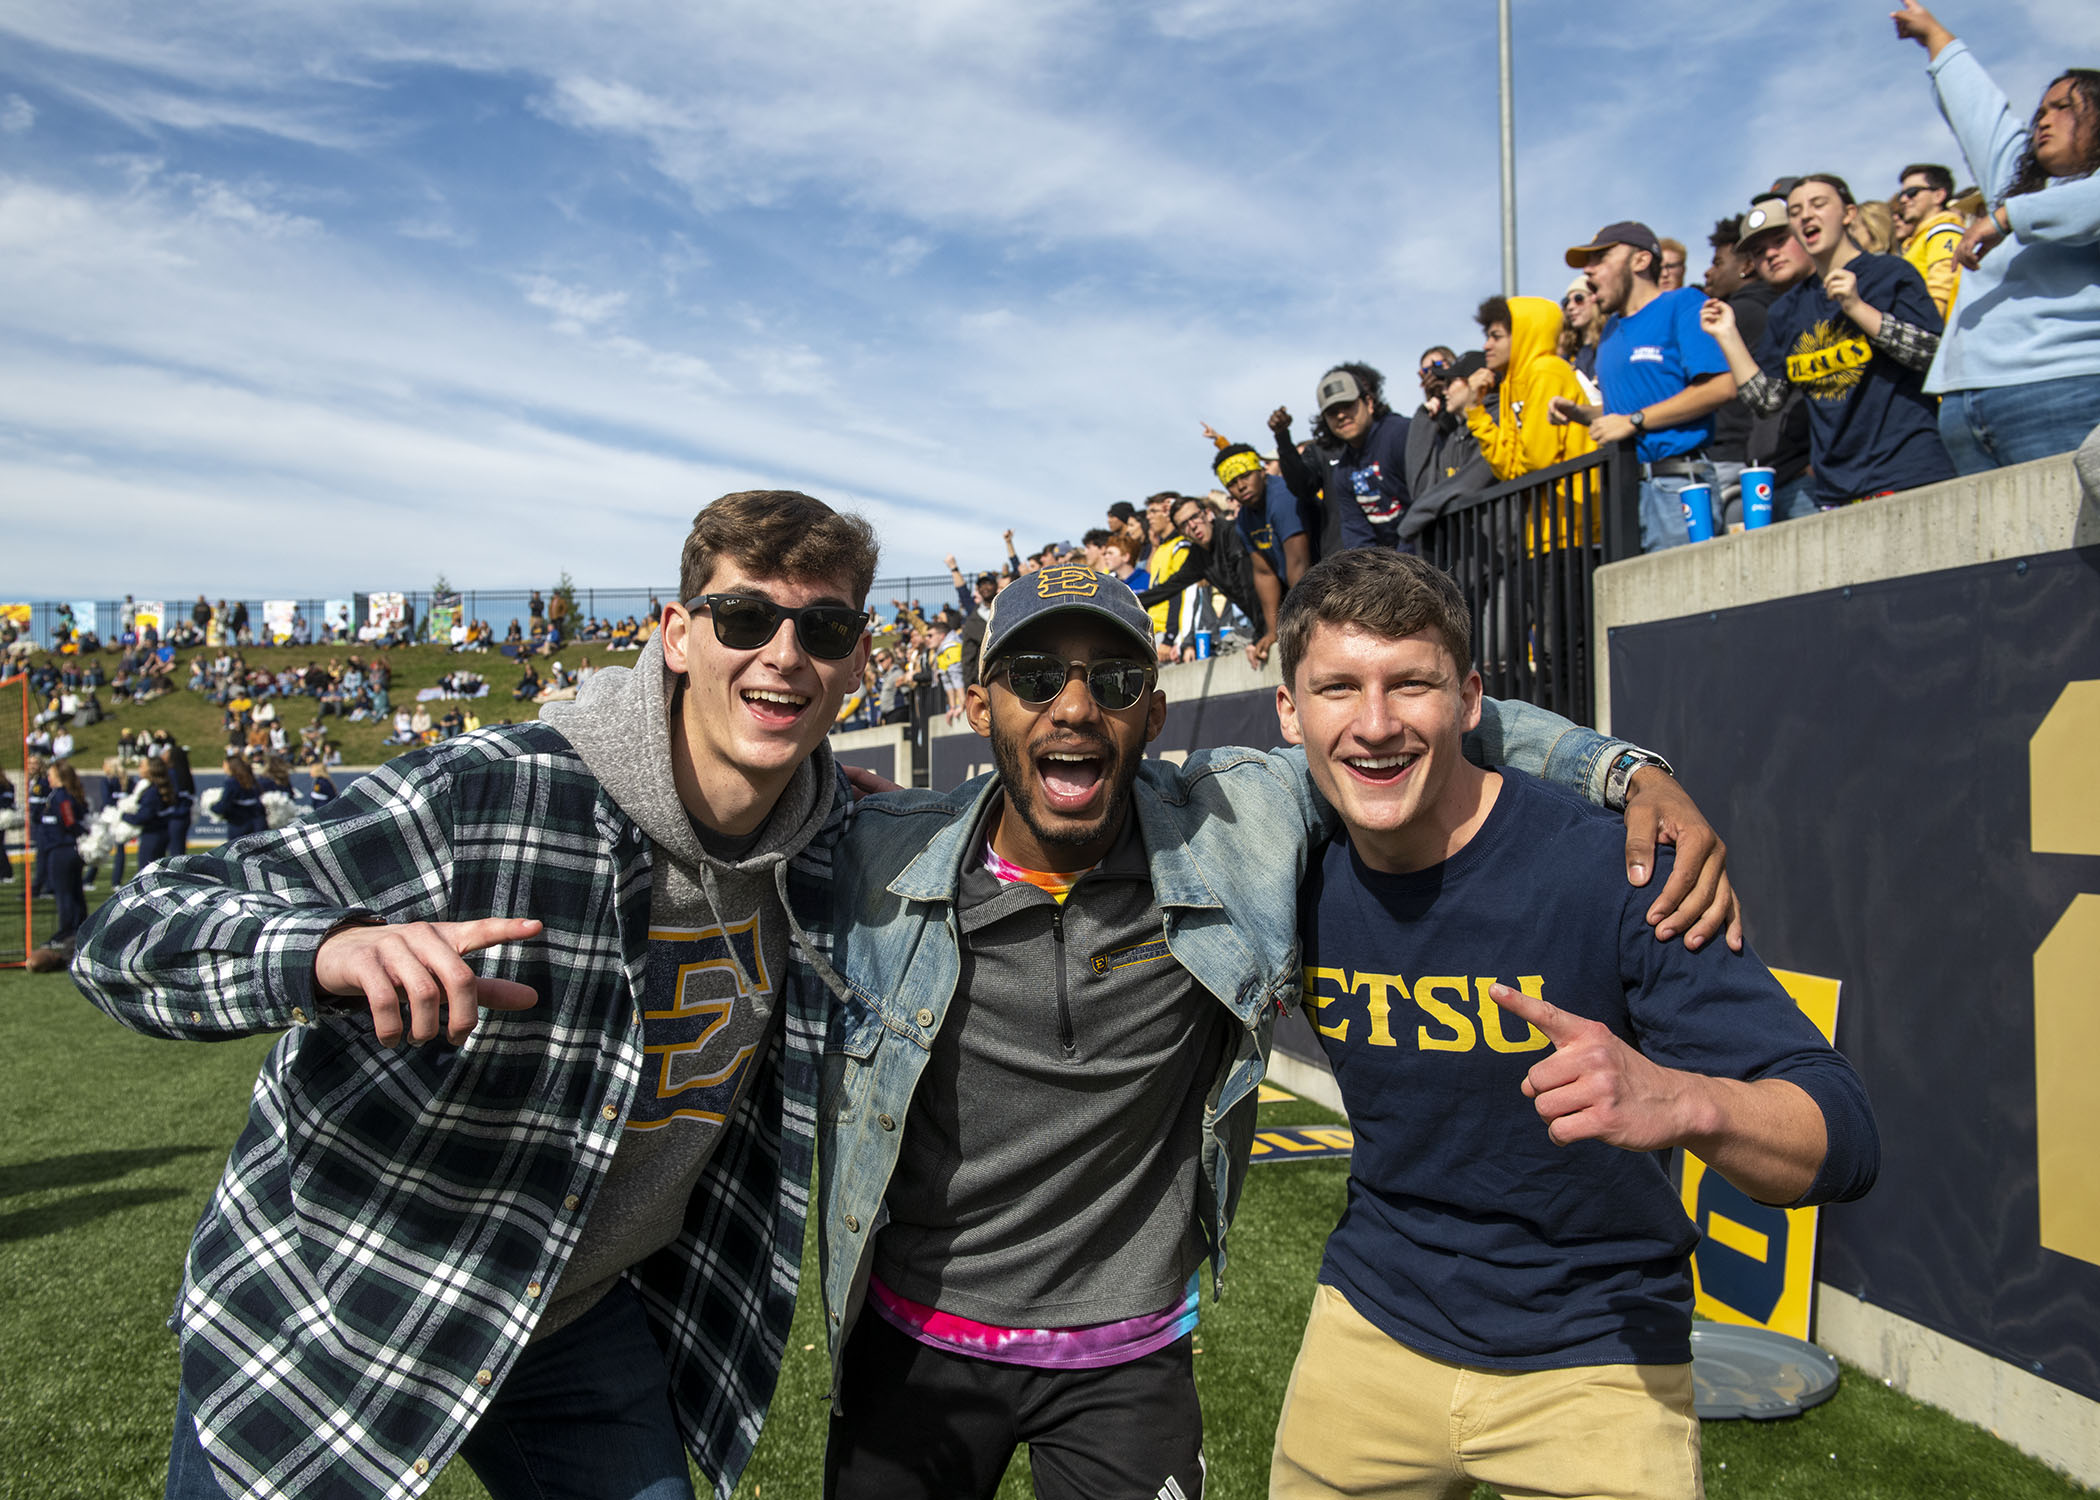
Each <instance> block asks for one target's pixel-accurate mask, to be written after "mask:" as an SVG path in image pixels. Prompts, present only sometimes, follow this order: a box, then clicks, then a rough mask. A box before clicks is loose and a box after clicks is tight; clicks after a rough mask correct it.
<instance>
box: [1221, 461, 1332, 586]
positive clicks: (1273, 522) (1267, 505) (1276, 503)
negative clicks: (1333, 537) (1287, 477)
mask: <svg viewBox="0 0 2100 1500" xmlns="http://www.w3.org/2000/svg"><path fill="white" fill-rule="evenodd" d="M1263 496H1264V498H1263V500H1262V502H1261V505H1260V508H1259V509H1258V510H1250V509H1248V507H1246V506H1244V505H1243V506H1241V507H1240V511H1239V514H1238V515H1237V516H1236V517H1234V518H1233V522H1232V524H1233V528H1234V529H1235V530H1237V531H1238V532H1239V534H1240V540H1241V541H1243V542H1245V543H1246V544H1247V550H1248V551H1249V552H1251V553H1255V554H1257V555H1258V556H1259V557H1260V558H1261V560H1262V561H1263V562H1265V563H1267V564H1268V565H1269V568H1270V571H1272V572H1274V573H1275V575H1276V576H1277V577H1278V578H1281V579H1283V580H1285V582H1288V581H1289V580H1290V576H1291V570H1290V569H1289V568H1288V567H1286V566H1285V565H1284V560H1283V544H1284V543H1285V542H1287V541H1289V540H1290V539H1291V538H1292V537H1294V536H1304V537H1305V539H1306V542H1307V543H1308V544H1309V546H1310V547H1311V549H1312V559H1311V560H1312V561H1313V562H1318V561H1319V560H1320V539H1319V538H1318V537H1317V536H1314V535H1311V534H1310V533H1308V532H1307V531H1306V529H1305V523H1304V521H1303V520H1301V519H1300V517H1299V515H1298V497H1297V496H1296V495H1293V494H1292V493H1291V487H1290V486H1289V485H1287V484H1285V483H1284V482H1283V481H1282V480H1281V479H1278V478H1277V477H1276V476H1275V475H1273V474H1271V475H1270V476H1269V478H1268V484H1267V485H1266V486H1265V487H1264V489H1263Z"/></svg>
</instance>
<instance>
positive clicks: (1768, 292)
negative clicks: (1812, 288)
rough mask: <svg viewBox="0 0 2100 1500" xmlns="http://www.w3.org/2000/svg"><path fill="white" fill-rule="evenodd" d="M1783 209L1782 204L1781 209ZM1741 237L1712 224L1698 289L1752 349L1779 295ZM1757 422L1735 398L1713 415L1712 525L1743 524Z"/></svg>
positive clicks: (1738, 231)
mask: <svg viewBox="0 0 2100 1500" xmlns="http://www.w3.org/2000/svg"><path fill="white" fill-rule="evenodd" d="M1784 207H1785V205H1784V204H1782V205H1781V208H1782V209H1784ZM1784 219H1785V215H1784V213H1783V212H1782V214H1781V216H1780V221H1781V222H1782V223H1783V222H1784ZM1742 237H1743V216H1742V215H1740V214H1738V215H1736V216H1735V217H1734V218H1730V219H1720V220H1717V221H1716V222H1715V224H1714V230H1713V233H1712V234H1710V235H1708V236H1707V240H1706V243H1707V244H1708V246H1709V247H1711V249H1712V252H1713V255H1712V259H1711V260H1710V261H1709V262H1708V263H1707V267H1706V277H1705V280H1704V281H1703V282H1702V283H1701V284H1702V285H1703V286H1704V287H1705V288H1706V295H1707V296H1709V297H1713V298H1717V299H1719V300H1720V301H1722V302H1726V303H1727V304H1728V305H1729V306H1730V307H1732V308H1734V309H1735V316H1736V326H1737V327H1738V328H1739V329H1741V330H1742V334H1743V342H1744V343H1746V344H1748V345H1749V346H1750V347H1751V348H1753V349H1754V348H1756V347H1757V340H1758V337H1759V336H1760V335H1761V334H1763V333H1764V331H1765V313H1766V310H1767V309H1769V308H1770V307H1771V305H1772V300H1773V299H1774V298H1775V297H1777V296H1778V295H1779V291H1778V289H1777V288H1776V287H1772V286H1768V285H1766V283H1765V282H1764V280H1763V278H1761V277H1760V276H1759V275H1758V274H1757V266H1756V264H1755V263H1754V262H1753V261H1752V260H1751V259H1750V258H1749V257H1747V256H1745V255H1744V254H1743V253H1742V251H1741V250H1740V249H1739V248H1738V241H1740V240H1741V239H1742ZM1757 420H1758V419H1757V414H1756V413H1755V412H1753V411H1751V409H1750V408H1749V407H1748V406H1747V405H1746V404H1745V403H1744V401H1743V399H1742V394H1741V393H1740V392H1738V393H1737V395H1736V399H1735V400H1733V401H1730V402H1729V403H1728V404H1727V405H1725V406H1723V407H1722V408H1721V409H1720V410H1719V411H1717V412H1715V413H1714V438H1713V443H1712V445H1711V446H1710V447H1709V449H1708V450H1707V451H1708V452H1709V453H1710V454H1711V455H1712V457H1713V461H1714V520H1715V523H1716V524H1717V525H1718V524H1724V523H1725V524H1730V525H1732V524H1734V523H1735V522H1738V521H1740V520H1741V519H1742V506H1743V489H1742V478H1743V470H1744V469H1745V468H1746V467H1748V466H1749V464H1750V462H1751V459H1750V441H1751V438H1752V436H1753V434H1754V433H1755V432H1756V430H1757ZM1775 514H1776V512H1775Z"/></svg>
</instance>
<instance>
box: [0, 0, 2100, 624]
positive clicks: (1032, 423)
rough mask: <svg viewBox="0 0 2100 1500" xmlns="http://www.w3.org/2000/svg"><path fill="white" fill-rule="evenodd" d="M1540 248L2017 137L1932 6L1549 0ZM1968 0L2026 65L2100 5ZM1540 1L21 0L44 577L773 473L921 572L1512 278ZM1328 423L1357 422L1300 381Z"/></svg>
mask: <svg viewBox="0 0 2100 1500" xmlns="http://www.w3.org/2000/svg"><path fill="white" fill-rule="evenodd" d="M1515 14H1516V29H1517V36H1518V45H1517V64H1516V66H1517V84H1518V91H1519V109H1518V119H1517V133H1518V193H1519V198H1518V202H1519V243H1520V247H1521V259H1520V269H1521V278H1520V279H1521V281H1522V289H1523V290H1526V291H1530V292H1536V293H1541V294H1545V295H1555V294H1557V293H1558V292H1559V291H1560V289H1561V288H1562V287H1563V286H1564V285H1565V283H1566V280H1567V276H1568V273H1567V272H1566V271H1565V270H1564V269H1563V268H1562V266H1561V263H1560V251H1561V249H1562V247H1564V246H1566V245H1568V244H1570V243H1575V242H1578V241H1579V240H1581V239H1583V238H1586V237H1587V236H1588V234H1589V233H1590V232H1591V231H1592V230H1594V229H1595V228H1596V227H1597V226H1598V225H1600V224H1602V223H1604V222H1605V221H1607V220H1611V219H1617V218H1622V217H1629V216H1630V217H1638V218H1642V219H1645V220H1646V221H1647V222H1649V223H1650V224H1652V225H1653V226H1654V227H1655V229H1656V230H1657V232H1658V233H1662V234H1675V235H1676V236H1678V237H1679V238H1681V239H1683V240H1685V241H1687V242H1688V243H1691V244H1692V245H1693V246H1694V252H1693V253H1694V271H1695V274H1696V271H1697V270H1698V269H1699V268H1701V267H1703V265H1704V240H1705V235H1706V233H1707V231H1708V230H1709V229H1710V227H1711V225H1712V222H1713V220H1714V219H1715V218H1716V217H1717V216H1718V215H1720V214H1722V213H1727V212H1733V211H1735V210H1737V209H1738V208H1740V207H1742V206H1743V204H1744V203H1745V201H1746V195H1747V194H1748V193H1749V191H1750V190H1751V189H1753V188H1755V187H1758V186H1761V185H1762V184H1763V183H1765V182H1768V181H1769V180H1770V179H1771V178H1772V177H1773V176H1775V175H1777V174H1779V173H1782V172H1800V171H1814V170H1836V171H1840V172H1843V173H1845V174H1846V175H1847V176H1848V177H1849V178H1850V179H1851V181H1852V183H1853V185H1854V187H1855V188H1856V189H1859V190H1861V195H1862V196H1867V195H1869V193H1877V194H1878V193H1885V192H1886V191H1887V190H1888V189H1889V188H1890V187H1892V186H1893V184H1894V179H1895V174H1896V172H1897V170H1898V169H1899V168H1900V167H1901V166H1902V165H1904V163H1906V162H1907V161H1910V160H1913V159H1920V158H1923V159H1928V160H1945V161H1948V162H1949V163H1950V164H1951V165H1953V166H1954V167H1955V170H1956V172H1957V174H1958V175H1963V176H1964V178H1965V180H1966V174H1965V173H1964V171H1963V168H1962V166H1961V163H1960V162H1959V159H1958V157H1957V156H1956V154H1955V150H1954V146H1953V143H1952V139H1951V137H1949V136H1948V134H1947V133H1946V130H1945V127H1944V126H1943V125H1942V124H1941V122H1940V120H1939V118H1938V115H1937V113H1936V112H1935V110H1934V109H1933V107H1932V104H1931V99H1930V95H1929V92H1928V89H1927V86H1926V83H1925V80H1924V75H1923V61H1924V55H1923V53H1922V52H1921V51H1920V50H1919V49H1917V48H1916V47H1915V46H1914V45H1912V44H1909V43H1898V42H1897V41H1896V40H1894V38H1893V35H1892V32H1891V28H1890V26H1889V23H1888V20H1887V18H1886V17H1887V6H1886V5H1877V4H1872V3H1865V4H1858V3H1853V0H1786V3H1773V4H1755V3H1752V4H1742V5H1737V6H1735V7H1732V8H1728V9H1721V8H1716V7H1712V6H1707V5H1698V6H1694V5H1691V4H1688V3H1684V0H1626V3H1622V4H1612V3H1600V4H1593V5H1590V6H1587V7H1581V8H1577V7H1572V6H1567V5H1563V4H1549V3H1547V0H1517V4H1516V6H1515ZM1941 18H1942V19H1943V20H1944V21H1946V22H1947V24H1948V25H1949V26H1951V27H1952V28H1953V29H1954V30H1955V31H1956V32H1957V33H1958V34H1960V35H1962V36H1963V37H1964V38H1965V39H1966V40H1968V41H1969V42H1970V43H1971V44H1972V46H1973V47H1974V48H1975V50H1976V51H1977V52H1978V53H1979V55H1980V56H1981V57H1982V59H1983V61H1984V63H1985V65H1986V66H1987V67H1988V68H1989V69H1990V70H1991V71H1992V73H1993V75H1994V76H1995V77H1996V78H1997V79H1998V81H1999V83H2000V84H2001V85H2002V86H2003V87H2004V88H2005V89H2006V91H2007V92H2008V94H2009V95H2010V96H2011V98H2012V100H2013V101H2014V104H2015V107H2016V108H2018V109H2019V110H2021V111H2022V112H2023V113H2024V112H2025V111H2026V110H2028V109H2029V108H2031V106H2032V104H2033V101H2034V100H2035V99H2036V98H2037V97H2038V96H2039V94H2040V92H2041V89H2042V86H2043V84H2044V83H2045V82H2046V80H2047V79H2048V78H2049V77H2050V76H2052V74H2053V73H2054V72H2055V71H2057V70H2058V69H2059V68H2060V67H2062V66H2064V65H2067V64H2069V63H2085V64H2088V65H2093V64H2100V6H2096V5H2094V4H2092V3H2091V0H1994V3H1992V4H1989V5H1985V4H1982V3H1980V0H1979V3H1971V4H1969V5H1966V6H1964V7H1958V8H1957V7H1949V8H1948V9H1946V10H1943V11H1942V12H1941ZM1495 45H1496V40H1495V23H1494V7H1493V5H1492V4H1490V3H1488V0H1469V3H1459V4H1448V3H1447V4H1441V5H1428V4H1420V3H1412V0H1407V3H1401V0H1363V3H1356V0H1299V3H1297V4H1295V5H1285V6H1277V5H1274V4H1256V3H1251V0H1164V3H1156V4H1152V5H1148V6H1134V5H1119V4H1110V3H1105V0H936V3H919V4H884V3H867V4H860V5H856V6H853V7H850V8H849V7H832V6H821V5H820V6H802V7H783V6H778V5H771V4H767V5H759V4H744V3H725V0H707V3H704V4H694V3H692V0H678V3H670V0H664V3H656V0H633V3H625V4H619V5H610V4H597V5H593V4H587V3H580V0H563V3H546V0H543V3H494V0H466V3H461V0H455V3H450V4H446V5H443V6H429V5H418V4H400V3H395V4H382V3H357V0H330V3H328V4H325V5H323V4H305V5H301V4H291V3H285V0H272V3H268V4H260V3H253V4H251V3H230V0H186V3H184V4H183V5H180V6H167V5H158V4H145V3H133V4H125V3H108V0H9V4H8V5H7V6H6V8H5V9H4V10H0V338H4V340H5V344H6V348H7V351H8V352H7V355H6V357H5V359H4V360H0V598H26V597H40V598H55V597H80V596H84V595H85V596H94V595H102V596H111V595H116V594H122V593H125V592H130V593H134V594H137V595H138V596H139V597H142V598H146V597H153V596H157V595H166V596H170V597H187V596H190V595H193V594H195V593H196V592H198V591H199V590H203V591H206V592H209V593H211V594H213V595H214V596H218V595H232V594H235V593H240V594H245V595H247V596H249V597H259V596H262V595H276V594H280V593H283V594H297V595H300V596H318V595H327V594H335V593H340V592H346V591H350V590H373V589H385V588H418V587H423V586H426V585H427V584H428V583H429V582H430V581H431V579H432V578H433V577H434V576H435V575H436V574H437V573H438V572H439V571H440V570H442V571H444V572H445V573H446V574H447V575H448V576H449V577H450V578H451V579H452V580H453V581H454V582H455V583H459V584H468V583H471V584H472V585H474V586H476V587H480V588H497V587H508V586H522V585H528V584H545V583H548V582H551V581H552V579H553V577H554V575H555V574H556V573H557V572H558V571H559V570H560V569H562V568H567V569H568V570H569V571H570V572H571V573H572V574H574V575H575V576H576V578H577V579H578V580H579V582H585V583H590V584H593V585H596V586H601V587H611V586H616V585H631V584H643V583H648V582H653V581H656V580H659V579H665V578H668V577H670V576H671V574H672V571H673V569H674V568H675V562H676V556H677V550H678V546H679V543H680V541H681V540H682V538H683V536H684V532H685V529H686V526H687V525H688V524H689V522H690V518H691V516H692V513H693V512H694V511H695V510H696V509H698V507H699V506H700V505H701V504H704V503H705V502H706V501H707V500H708V499H711V498H712V497H713V496H715V495H717V494H720V493H722V492H724V491H726V490H730V489H741V488H749V487H756V486H784V487H793V488H801V489H807V490H809V491H811V492H812V493H815V494H817V495H820V496H822V497H824V498H826V499H829V500H832V501H834V502H835V503H841V504H845V505H850V506H852V507H854V508H857V509H860V510H862V511H864V512H865V513H866V514H867V515H868V516H869V517H870V518H871V519H872V520H874V521H875V522H876V524H877V527H878V529H879V530H880V532H881V534H882V536H883V539H884V544H885V553H884V569H883V571H884V572H885V573H886V574H887V573H902V572H906V571H913V572H921V573H923V572H927V571H931V570H934V569H937V568H938V566H939V559H940V557H941V555H942V554H943V553H946V552H948V551H951V550H952V551H955V552H958V553H960V554H961V555H962V556H963V557H964V558H965V559H966V560H983V559H989V558H990V557H991V556H992V555H994V553H995V552H996V549H997V547H998V545H999V544H998V536H999V532H1000V531H1001V529H1002V528H1003V527H1005V526H1008V525H1011V526H1014V527H1015V528H1016V529H1017V532H1018V536H1019V540H1020V541H1021V543H1022V544H1023V546H1024V547H1026V546H1031V545H1035V544H1037V543H1040V542H1042V541H1046V540H1050V539H1052V538H1070V537H1076V536H1077V535H1078V534H1079V532H1081V531H1082V530H1084V529H1085V528H1086V527H1088V526H1091V525H1096V524H1098V523H1099V518H1100V515H1101V513H1102V511H1103V509H1104V508H1105V507H1106V506H1107V505H1108V504H1109V503H1110V502H1112V501H1114V500H1118V499H1138V498H1141V497H1142V496H1143V495H1145V494H1146V493H1148V492H1151V491H1153V490H1157V489H1163V488H1180V489H1198V490H1200V489H1202V488H1206V487H1207V485H1208V479H1207V471H1206V469H1205V462H1206V454H1207V451H1208V450H1207V449H1206V446H1205V444H1204V440H1203V438H1202V435H1201V432H1200V430H1199V427H1198V424H1199V422H1201V421H1205V420H1207V421H1210V422H1212V423H1214V424H1215V425H1217V426H1218V427H1220V428H1222V429H1224V430H1225V431H1227V432H1230V433H1233V434H1235V435H1244V436H1253V437H1256V438H1260V437H1261V435H1262V433H1263V428H1262V423H1263V420H1264V418H1265V417H1266V416H1267V414H1268V412H1269V411H1270V410H1271V409H1272V408H1273V407H1274V406H1276V405H1277V404H1278V403H1279V402H1281V403H1285V404H1288V405H1290V406H1291V407H1292V409H1293V411H1294V412H1296V413H1298V414H1299V416H1300V418H1301V423H1302V419H1303V417H1304V415H1305V414H1306V409H1307V407H1308V406H1309V403H1310V397H1311V390H1312V386H1313V383H1314V380H1315V378H1316V377H1317V376H1318V374H1319V373H1320V372H1321V370H1323V369H1324V368H1326V366H1327V365H1329V364H1331V363H1333V362H1334V361H1336V360H1339V359H1353V358H1362V359H1369V360H1370V361H1372V362H1373V363H1375V364H1377V365H1379V366H1380V367H1381V368H1384V369H1385V370H1387V371H1388V372H1389V373H1394V374H1397V375H1400V376H1401V377H1403V380H1404V377H1405V374H1406V372H1407V371H1409V370H1410V369H1411V368H1412V366H1413V362H1414V360H1415V358H1416V355H1417V354H1418V352H1419V351H1420V350H1421V348H1422V347H1423V346H1424V345H1426V344H1429V343H1433V342H1451V343H1456V344H1460V345H1461V346H1463V345H1464V344H1466V343H1470V342H1473V339H1472V338H1471V336H1470V335H1471V321H1470V318H1471V309H1472V307H1473V305H1474V304H1475V303H1476V302H1477V301H1478V299H1479V298H1480V297H1482V296H1485V295H1487V294H1488V293H1490V292H1492V291H1494V290H1496V289H1497V282H1498V279H1499V274H1500V271H1499V267H1500V259H1499V257H1500V248H1499V238H1498V226H1497V218H1496V214H1497V207H1496V205H1497V183H1496V159H1497V137H1496V96H1495ZM1301 430H1302V428H1301Z"/></svg>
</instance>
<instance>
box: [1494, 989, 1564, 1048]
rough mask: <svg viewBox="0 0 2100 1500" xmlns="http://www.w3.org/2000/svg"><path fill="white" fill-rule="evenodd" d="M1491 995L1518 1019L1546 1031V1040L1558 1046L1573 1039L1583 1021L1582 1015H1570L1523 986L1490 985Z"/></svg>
mask: <svg viewBox="0 0 2100 1500" xmlns="http://www.w3.org/2000/svg"><path fill="white" fill-rule="evenodd" d="M1488 998H1489V999H1490V1000H1493V1001H1494V1002H1495V1003H1496V1004H1497V1005H1499V1006H1501V1007H1502V1008H1503V1009H1504V1010H1506V1011H1508V1012H1509V1013H1510V1014H1511V1015H1513V1016H1515V1017H1516V1018H1517V1019H1518V1020H1520V1021H1528V1022H1530V1023H1531V1024H1532V1025H1533V1026H1536V1027H1538V1029H1539V1030H1540V1031H1543V1032H1544V1033H1545V1034H1546V1040H1547V1041H1549V1042H1551V1043H1553V1045H1554V1046H1556V1047H1560V1046H1565V1045H1566V1044H1567V1043H1569V1042H1571V1041H1573V1040H1574V1039H1575V1037H1576V1036H1577V1035H1578V1034H1579V1032H1580V1030H1581V1028H1582V1026H1583V1024H1584V1023H1583V1019H1582V1017H1580V1016H1571V1015H1569V1014H1568V1013H1567V1012H1566V1011H1564V1010H1562V1009H1561V1008H1560V1007H1559V1006H1557V1005H1554V1004H1551V1003H1549V1002H1547V1001H1545V1000H1541V999H1539V998H1538V997H1537V996H1535V995H1527V994H1525V993H1524V992H1523V991H1522V990H1513V989H1511V988H1510V987H1509V986H1508V985H1506V984H1498V985H1496V986H1494V987H1493V988H1492V989H1490V990H1489V991H1488Z"/></svg>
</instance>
